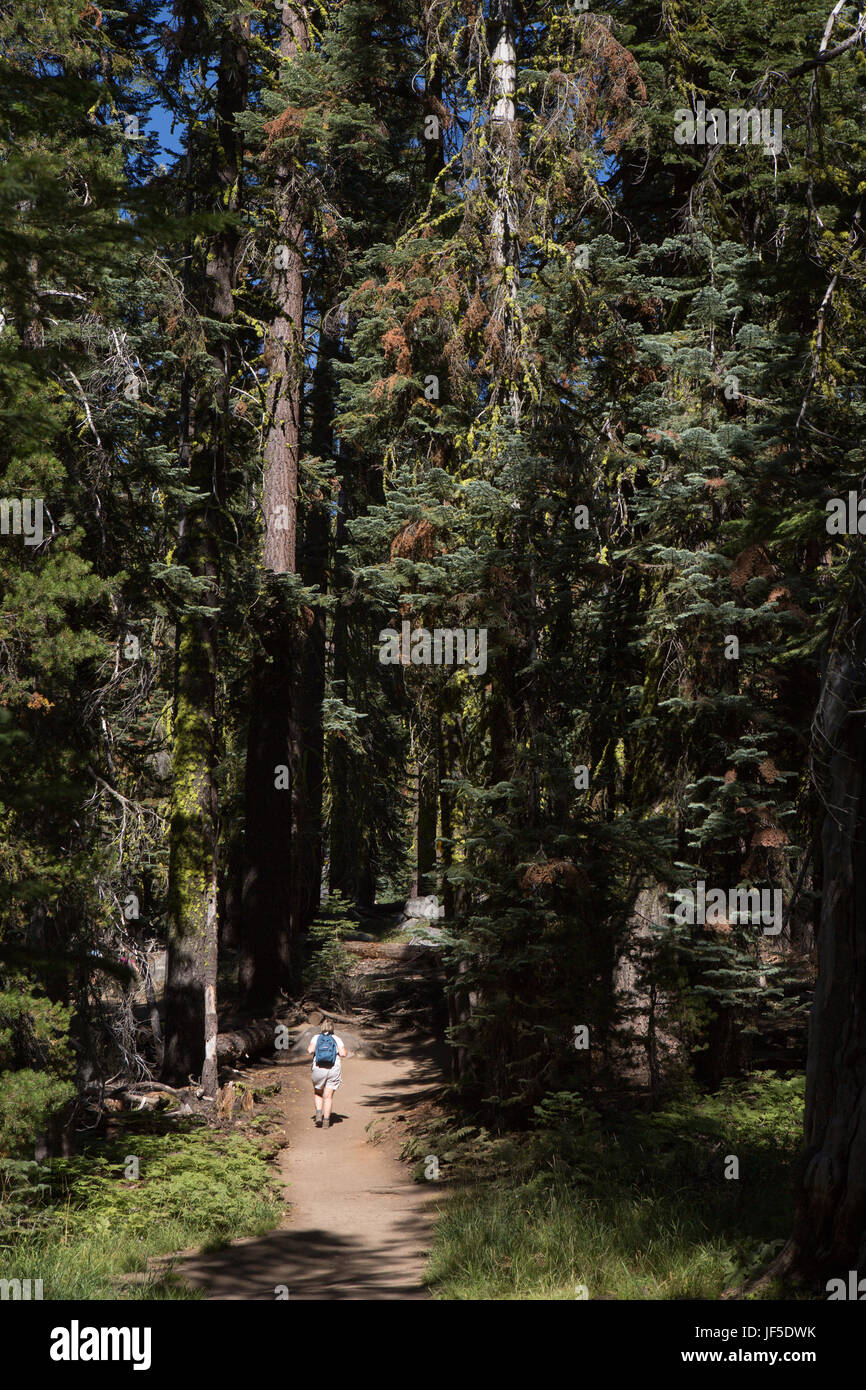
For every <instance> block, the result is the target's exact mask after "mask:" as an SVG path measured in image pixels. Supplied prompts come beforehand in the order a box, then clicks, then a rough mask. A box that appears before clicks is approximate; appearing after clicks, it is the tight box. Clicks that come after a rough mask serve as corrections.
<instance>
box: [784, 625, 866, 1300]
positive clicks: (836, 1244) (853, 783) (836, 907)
mask: <svg viewBox="0 0 866 1390" xmlns="http://www.w3.org/2000/svg"><path fill="white" fill-rule="evenodd" d="M864 701H866V618H864V617H863V616H857V617H856V619H855V620H854V621H853V623H852V624H851V625H850V627H849V630H848V636H847V640H846V641H845V642H844V644H840V645H839V646H838V647H837V648H836V650H834V651H833V652H832V653H831V655H830V657H829V661H828V663H827V670H826V675H825V679H824V684H823V690H822V693H821V698H820V701H819V704H818V712H817V715H816V719H815V724H814V729H815V736H816V744H815V750H814V764H815V767H816V769H817V772H818V777H817V781H818V786H819V791H820V794H821V796H822V799H823V801H824V806H825V814H824V822H823V827H822V832H821V850H822V857H823V877H824V888H823V893H822V897H821V919H820V928H819V935H818V983H817V988H816V993H815V1000H814V1004H813V1006H812V1016H811V1022H810V1029H809V1059H808V1064H807V1069H806V1135H805V1138H806V1146H807V1166H806V1169H805V1172H804V1176H803V1179H802V1183H801V1187H800V1192H799V1197H798V1202H797V1213H796V1218H795V1223H794V1237H793V1247H794V1248H793V1251H791V1252H790V1253H791V1255H792V1256H793V1260H794V1263H795V1264H796V1265H797V1266H798V1267H799V1268H800V1269H801V1270H802V1271H804V1272H807V1273H810V1274H821V1275H833V1276H842V1277H845V1275H846V1274H847V1271H848V1270H849V1269H857V1270H859V1271H860V1273H861V1275H862V1274H863V1273H864V1272H866V1040H864V1019H866V720H864V716H863V709H864Z"/></svg>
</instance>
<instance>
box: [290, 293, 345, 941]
mask: <svg viewBox="0 0 866 1390" xmlns="http://www.w3.org/2000/svg"><path fill="white" fill-rule="evenodd" d="M325 302H327V297H326V298H325ZM336 353H337V345H336V342H335V340H334V339H333V338H331V337H330V336H328V335H327V334H325V333H324V332H322V331H320V333H319V346H318V354H317V357H316V367H315V372H314V374H313V390H312V397H311V402H310V408H311V422H310V445H311V449H312V453H313V455H314V457H316V458H319V459H321V460H323V461H324V460H326V459H331V458H332V456H333V431H332V428H331V421H332V419H333V415H334V381H333V375H332V371H331V364H332V362H333V361H334V358H335V357H336ZM328 533H329V515H328V511H327V509H326V507H325V505H324V501H323V502H322V504H321V505H318V506H316V505H311V506H310V507H309V508H308V510H307V511H306V513H305V515H304V517H303V531H302V538H301V546H300V551H299V568H300V571H301V575H302V577H303V580H304V583H305V584H308V585H310V586H311V587H313V586H315V587H317V588H318V589H319V590H320V592H322V593H323V594H324V592H325V589H326V587H327V579H328ZM295 673H296V689H295V692H294V695H293V699H292V710H293V713H294V715H295V718H294V720H293V721H292V729H291V742H292V753H293V759H294V778H293V806H292V813H293V825H294V840H293V845H292V909H291V917H292V932H293V935H294V936H295V937H298V936H299V935H300V934H302V933H303V932H305V931H306V929H307V927H308V926H309V925H310V922H312V920H313V918H314V917H315V915H316V913H317V911H318V908H319V900H320V896H321V887H322V861H323V847H322V793H323V789H324V757H325V747H324V730H323V724H322V702H323V700H324V696H325V609H324V607H323V606H317V607H316V608H314V609H312V610H310V611H309V613H308V615H307V621H306V622H305V624H304V630H303V633H302V636H301V656H300V660H299V661H298V662H297V663H296V665H295Z"/></svg>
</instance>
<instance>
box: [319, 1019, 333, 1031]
mask: <svg viewBox="0 0 866 1390" xmlns="http://www.w3.org/2000/svg"><path fill="white" fill-rule="evenodd" d="M333 1031H334V1025H333V1023H332V1022H331V1020H330V1019H329V1018H323V1019H322V1021H321V1023H320V1024H319V1032H320V1033H333Z"/></svg>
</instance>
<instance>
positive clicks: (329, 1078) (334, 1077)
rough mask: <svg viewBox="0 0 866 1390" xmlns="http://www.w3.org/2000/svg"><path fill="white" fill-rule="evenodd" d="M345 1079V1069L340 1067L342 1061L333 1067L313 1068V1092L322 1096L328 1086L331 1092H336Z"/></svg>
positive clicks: (338, 1060)
mask: <svg viewBox="0 0 866 1390" xmlns="http://www.w3.org/2000/svg"><path fill="white" fill-rule="evenodd" d="M342 1079H343V1068H342V1067H341V1066H340V1059H339V1058H337V1061H336V1062H335V1063H334V1065H333V1066H332V1067H317V1066H315V1065H314V1066H313V1090H314V1091H316V1092H317V1094H319V1095H321V1093H322V1091H323V1090H324V1089H325V1087H326V1086H327V1087H328V1088H329V1089H330V1090H332V1091H336V1089H337V1087H338V1086H339V1084H340V1082H341V1081H342Z"/></svg>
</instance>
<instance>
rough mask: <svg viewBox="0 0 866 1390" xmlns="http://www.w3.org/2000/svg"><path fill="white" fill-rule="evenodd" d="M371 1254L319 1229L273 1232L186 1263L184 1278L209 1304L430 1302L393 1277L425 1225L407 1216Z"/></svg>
mask: <svg viewBox="0 0 866 1390" xmlns="http://www.w3.org/2000/svg"><path fill="white" fill-rule="evenodd" d="M393 1229H394V1231H395V1234H394V1236H393V1238H391V1239H389V1240H383V1241H382V1242H381V1243H380V1244H379V1246H378V1248H377V1249H376V1250H375V1251H371V1250H369V1248H366V1247H365V1246H364V1244H363V1242H360V1241H355V1240H352V1239H351V1238H347V1237H345V1236H337V1235H332V1234H331V1233H330V1232H328V1231H322V1230H317V1229H308V1230H280V1231H272V1232H271V1233H270V1234H269V1235H266V1236H261V1237H259V1238H257V1239H254V1240H248V1241H236V1242H235V1243H234V1244H233V1245H231V1246H227V1247H226V1248H225V1249H224V1250H216V1251H209V1252H206V1253H205V1252H203V1253H202V1255H201V1256H193V1257H192V1258H191V1259H188V1260H186V1261H184V1267H183V1270H182V1277H183V1278H184V1279H185V1280H186V1281H187V1282H188V1283H190V1284H193V1285H195V1286H196V1287H198V1288H206V1289H207V1291H208V1294H209V1296H210V1298H213V1299H242V1300H244V1301H247V1300H253V1301H254V1302H255V1301H259V1302H265V1301H268V1302H273V1301H275V1300H277V1298H278V1293H277V1290H279V1296H281V1297H283V1298H285V1293H284V1292H283V1288H281V1287H280V1286H284V1288H285V1289H288V1294H289V1299H290V1300H292V1299H303V1300H307V1301H309V1300H313V1299H328V1300H330V1299H364V1300H366V1299H372V1300H377V1299H401V1300H402V1299H419V1300H420V1299H428V1298H429V1296H430V1295H429V1294H428V1292H427V1290H426V1289H425V1288H423V1287H422V1286H421V1285H415V1286H414V1287H413V1286H412V1285H410V1284H407V1281H406V1279H405V1278H402V1279H401V1278H400V1277H399V1273H398V1276H397V1278H396V1279H395V1278H394V1272H393V1266H394V1265H397V1266H398V1269H399V1261H400V1259H401V1258H402V1256H403V1254H404V1252H405V1249H406V1246H407V1245H414V1244H418V1243H423V1241H424V1239H425V1237H426V1236H427V1234H428V1229H429V1228H428V1226H427V1224H426V1222H425V1220H424V1219H423V1218H421V1217H408V1218H406V1219H404V1220H401V1221H400V1222H398V1223H397V1224H396V1225H395V1227H394V1228H393Z"/></svg>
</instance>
